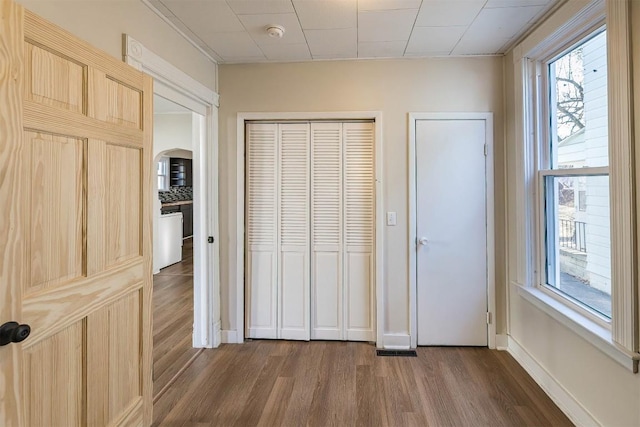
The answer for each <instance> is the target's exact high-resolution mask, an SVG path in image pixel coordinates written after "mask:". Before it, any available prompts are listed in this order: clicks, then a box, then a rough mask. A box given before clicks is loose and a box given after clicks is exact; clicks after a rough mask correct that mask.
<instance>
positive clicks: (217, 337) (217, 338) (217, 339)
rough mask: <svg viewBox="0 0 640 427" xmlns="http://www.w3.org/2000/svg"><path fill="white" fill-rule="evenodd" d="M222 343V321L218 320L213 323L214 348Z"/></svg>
mask: <svg viewBox="0 0 640 427" xmlns="http://www.w3.org/2000/svg"><path fill="white" fill-rule="evenodd" d="M220 344H222V331H221V324H220V321H217V322H216V323H215V324H214V325H213V348H218V347H220Z"/></svg>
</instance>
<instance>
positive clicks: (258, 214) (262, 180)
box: [245, 124, 278, 338]
mask: <svg viewBox="0 0 640 427" xmlns="http://www.w3.org/2000/svg"><path fill="white" fill-rule="evenodd" d="M246 135H247V137H246V170H247V177H246V179H247V182H246V203H247V220H246V238H247V242H246V244H247V257H246V272H245V277H246V295H247V296H246V298H247V301H248V302H249V303H248V304H247V309H248V313H247V337H248V338H277V280H278V270H277V265H278V257H277V246H278V245H277V243H278V242H277V235H278V227H277V226H278V224H277V212H278V210H277V207H278V198H277V196H278V194H277V188H278V174H277V167H278V165H277V163H278V162H277V160H278V141H277V137H278V135H277V125H276V124H250V125H248V126H247V133H246Z"/></svg>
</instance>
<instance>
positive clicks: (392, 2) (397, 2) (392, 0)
mask: <svg viewBox="0 0 640 427" xmlns="http://www.w3.org/2000/svg"><path fill="white" fill-rule="evenodd" d="M420 3H422V0H358V12H363V11H365V10H395V9H418V8H419V7H420Z"/></svg>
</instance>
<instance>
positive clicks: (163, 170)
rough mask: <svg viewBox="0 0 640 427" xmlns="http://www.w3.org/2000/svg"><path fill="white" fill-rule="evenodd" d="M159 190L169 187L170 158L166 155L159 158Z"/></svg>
mask: <svg viewBox="0 0 640 427" xmlns="http://www.w3.org/2000/svg"><path fill="white" fill-rule="evenodd" d="M157 172H158V190H168V189H169V159H168V158H166V157H162V158H160V160H158V171H157Z"/></svg>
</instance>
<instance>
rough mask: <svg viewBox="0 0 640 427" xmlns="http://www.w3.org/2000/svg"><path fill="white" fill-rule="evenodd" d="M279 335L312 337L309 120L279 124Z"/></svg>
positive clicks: (307, 338)
mask: <svg viewBox="0 0 640 427" xmlns="http://www.w3.org/2000/svg"><path fill="white" fill-rule="evenodd" d="M279 157H280V162H279V165H280V176H279V186H278V188H279V190H280V194H279V201H280V206H279V213H278V218H279V233H278V234H279V236H280V242H279V264H278V271H279V274H278V276H279V277H278V295H279V299H278V300H279V304H278V338H281V339H294V340H309V338H310V332H309V323H310V298H309V294H310V288H309V286H310V285H309V282H310V267H309V264H310V263H309V233H310V230H309V229H310V226H309V193H310V189H309V185H310V183H309V124H308V123H295V124H280V125H279Z"/></svg>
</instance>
